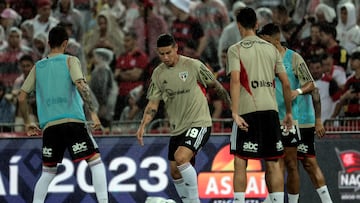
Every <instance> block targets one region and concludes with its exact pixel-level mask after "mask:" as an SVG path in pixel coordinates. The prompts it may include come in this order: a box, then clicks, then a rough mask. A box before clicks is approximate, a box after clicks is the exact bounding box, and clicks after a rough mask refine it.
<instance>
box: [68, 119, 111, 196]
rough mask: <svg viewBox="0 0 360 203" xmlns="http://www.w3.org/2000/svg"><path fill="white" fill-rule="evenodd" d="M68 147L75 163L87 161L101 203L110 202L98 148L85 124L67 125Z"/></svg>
mask: <svg viewBox="0 0 360 203" xmlns="http://www.w3.org/2000/svg"><path fill="white" fill-rule="evenodd" d="M66 126H67V129H68V135H69V136H67V147H68V150H69V152H70V155H71V158H72V159H73V161H81V160H86V162H87V163H88V166H89V168H90V172H91V177H92V182H93V186H94V189H95V193H96V197H97V200H98V202H99V203H107V202H108V190H107V178H106V171H105V166H104V163H103V162H102V160H101V156H100V153H99V149H98V146H97V144H96V142H95V140H94V138H93V136H92V134H91V132H90V130H89V129H88V128H87V127H86V125H85V124H82V123H67V124H66Z"/></svg>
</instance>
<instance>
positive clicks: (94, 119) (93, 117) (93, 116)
mask: <svg viewBox="0 0 360 203" xmlns="http://www.w3.org/2000/svg"><path fill="white" fill-rule="evenodd" d="M91 120H92V122H93V123H92V124H91V128H92V129H93V130H99V129H101V122H100V119H99V117H98V116H97V114H96V112H92V113H91Z"/></svg>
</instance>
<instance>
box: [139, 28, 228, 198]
mask: <svg viewBox="0 0 360 203" xmlns="http://www.w3.org/2000/svg"><path fill="white" fill-rule="evenodd" d="M177 50H178V46H177V44H176V42H175V40H174V38H173V37H172V36H171V35H169V34H163V35H160V36H159V38H158V41H157V51H158V54H159V57H160V59H161V61H162V63H161V64H160V65H159V66H158V67H156V69H155V70H154V72H153V74H152V77H151V83H150V86H149V90H148V92H147V98H148V99H149V102H148V104H147V106H146V108H145V112H144V116H143V119H142V122H141V124H140V126H139V129H138V131H137V138H138V140H139V143H140V144H141V145H143V135H144V132H145V128H146V125H147V124H148V123H149V122H150V121H151V120H152V119H153V118H154V116H155V114H156V112H157V109H158V107H159V102H160V100H163V101H164V104H165V109H166V112H167V115H168V117H169V120H170V125H171V126H170V127H171V135H172V136H171V138H170V143H169V152H168V159H169V160H170V170H171V176H172V178H173V181H174V185H175V188H176V191H177V193H178V194H179V196H180V198H181V200H182V201H183V202H189V203H190V202H191V203H200V199H199V195H198V187H197V173H196V171H195V168H194V167H193V166H192V165H191V163H190V160H191V159H193V158H194V156H195V154H196V152H197V151H198V150H199V149H200V148H201V147H202V146H203V145H204V144H205V143H206V142H207V140H208V139H209V136H210V132H211V125H212V121H211V115H210V112H209V107H208V101H207V99H206V96H205V94H206V88H208V87H213V88H215V90H216V92H217V93H218V95H219V96H220V97H221V98H223V100H225V102H226V103H227V104H230V97H229V95H228V93H227V92H226V90H225V89H224V88H223V87H222V85H221V84H220V83H219V82H218V81H217V80H216V79H215V77H214V75H213V74H212V73H211V71H210V70H209V69H208V68H207V67H206V66H205V65H204V64H203V63H201V62H200V61H199V60H197V59H192V58H189V57H185V56H182V55H178V53H177Z"/></svg>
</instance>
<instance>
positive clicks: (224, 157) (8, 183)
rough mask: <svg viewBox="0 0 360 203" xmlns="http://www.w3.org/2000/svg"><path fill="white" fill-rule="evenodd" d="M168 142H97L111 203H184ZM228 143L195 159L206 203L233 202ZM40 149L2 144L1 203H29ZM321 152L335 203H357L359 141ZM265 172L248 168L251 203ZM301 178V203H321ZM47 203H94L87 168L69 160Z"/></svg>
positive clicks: (217, 139)
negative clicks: (157, 199)
mask: <svg viewBox="0 0 360 203" xmlns="http://www.w3.org/2000/svg"><path fill="white" fill-rule="evenodd" d="M168 140H169V138H168V137H167V136H148V137H145V140H144V141H145V145H144V146H143V147H141V146H139V145H138V143H137V141H136V138H135V137H134V136H129V137H127V136H119V137H118V136H106V137H105V136H104V137H96V141H97V143H98V145H99V148H100V151H101V154H102V159H103V161H104V164H105V167H106V170H107V179H108V190H109V197H110V198H109V199H110V202H126V203H132V202H134V203H143V202H145V200H146V198H147V197H148V196H161V197H165V198H171V199H174V200H175V201H176V202H180V200H179V199H178V197H177V194H176V192H175V188H174V186H173V184H172V180H171V177H170V176H169V169H168V164H167V151H168V150H167V144H168ZM228 143H229V137H228V136H212V137H211V138H210V139H209V142H208V143H207V145H206V146H205V147H204V148H203V149H202V150H201V151H200V152H199V153H198V155H197V159H196V169H197V171H198V181H199V195H200V197H201V201H202V203H210V202H211V203H230V202H232V200H231V199H232V193H233V192H232V169H233V165H232V159H233V158H232V157H231V156H230V155H229V150H228V147H229V145H228ZM40 148H41V139H40V138H4V139H0V154H1V158H0V173H1V174H0V202H11V203H12V202H16V203H23V202H31V200H32V195H33V188H34V185H35V183H36V181H37V179H38V178H39V176H40V173H41V151H40V150H41V149H40ZM317 148H318V149H319V150H318V155H319V158H318V162H319V164H320V166H321V167H322V169H323V172H324V175H325V177H326V179H327V184H328V187H329V190H330V193H331V194H332V197H333V200H334V202H359V200H360V196H359V188H360V178H359V177H360V175H359V174H360V170H359V168H360V167H359V166H360V160H359V159H358V155H359V150H360V139H358V138H357V139H344V140H341V139H339V140H332V139H329V140H327V139H324V140H321V141H317ZM340 157H341V158H340ZM353 162H355V163H353ZM263 171H264V166H263V164H262V162H260V161H251V162H249V166H248V175H249V176H248V189H247V191H246V196H247V203H259V202H261V200H262V199H263V198H264V197H266V195H267V189H266V185H265V181H264V172H263ZM301 178H302V180H301V182H302V187H301V189H302V190H301V195H300V196H301V198H300V200H301V202H318V197H317V194H316V192H315V190H314V189H313V188H312V187H311V183H309V180H308V179H309V178H308V177H307V175H306V174H304V173H303V171H302V176H301ZM344 198H348V199H347V200H346V201H345V200H344ZM351 198H353V199H351ZM47 202H71V203H81V202H83V203H85V202H86V203H92V202H96V197H95V194H94V188H93V186H92V183H91V177H90V171H89V169H88V167H87V164H86V162H84V161H83V162H80V163H76V164H74V163H72V162H71V160H70V159H69V156H68V155H67V154H66V156H65V158H64V160H63V162H62V164H61V165H60V167H59V171H58V175H57V176H56V178H55V179H54V181H53V183H52V184H51V185H50V187H49V193H48V196H47Z"/></svg>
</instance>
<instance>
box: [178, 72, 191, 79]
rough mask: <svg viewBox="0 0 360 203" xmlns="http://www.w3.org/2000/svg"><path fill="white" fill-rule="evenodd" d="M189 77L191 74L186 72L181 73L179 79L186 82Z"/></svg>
mask: <svg viewBox="0 0 360 203" xmlns="http://www.w3.org/2000/svg"><path fill="white" fill-rule="evenodd" d="M188 75H189V72H187V71H185V72H180V73H179V78H180V79H181V80H182V81H184V82H185V81H186V79H187V77H188Z"/></svg>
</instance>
